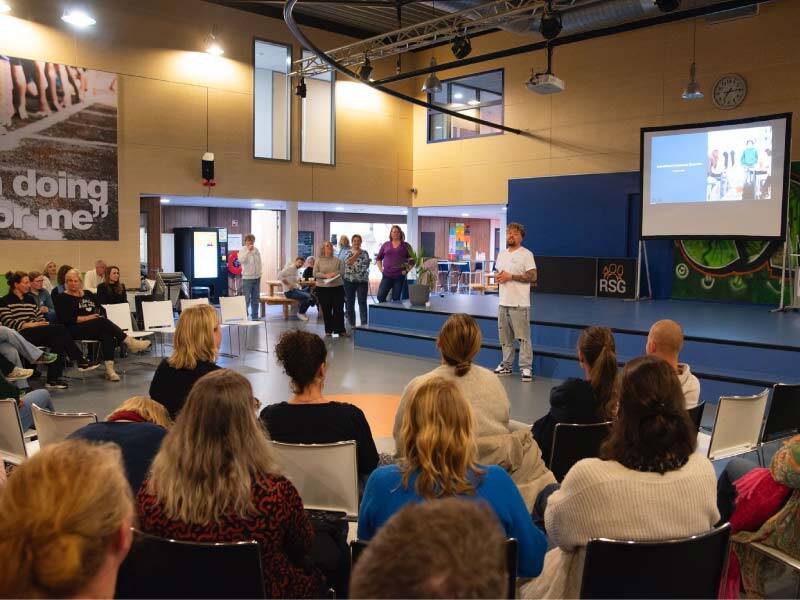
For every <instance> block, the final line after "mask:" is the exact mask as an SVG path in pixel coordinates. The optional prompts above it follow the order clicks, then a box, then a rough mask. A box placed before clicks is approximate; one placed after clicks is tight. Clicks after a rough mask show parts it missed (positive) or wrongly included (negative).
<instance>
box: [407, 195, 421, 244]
mask: <svg viewBox="0 0 800 600" xmlns="http://www.w3.org/2000/svg"><path fill="white" fill-rule="evenodd" d="M406 241H407V242H408V243H409V244H411V247H412V248H414V252H416V251H417V250H418V249H419V245H420V237H419V209H418V208H411V207H410V206H409V207H408V214H407V215H406Z"/></svg>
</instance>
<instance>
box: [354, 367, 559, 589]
mask: <svg viewBox="0 0 800 600" xmlns="http://www.w3.org/2000/svg"><path fill="white" fill-rule="evenodd" d="M400 444H401V447H400V455H401V456H402V457H403V458H402V459H401V462H400V463H399V464H395V465H387V466H385V467H379V468H378V469H376V470H375V472H373V473H372V475H370V478H369V481H367V487H366V489H365V490H364V497H363V499H362V501H361V508H360V510H359V515H358V537H359V539H362V540H370V539H372V538H373V537H374V536H375V534H376V533H377V532H378V531H379V530H380V528H381V527H382V526H383V525H384V523H386V521H388V520H389V518H390V517H391V516H392V515H393V514H395V513H396V512H397V511H399V510H400V509H401V508H402V507H403V506H405V505H406V504H410V503H414V502H419V501H422V500H434V501H435V500H436V499H438V498H447V497H451V496H460V497H463V498H467V499H470V498H471V499H474V500H482V501H485V502H487V503H488V504H489V506H491V508H492V509H493V511H494V513H495V514H496V515H497V517H498V519H499V520H500V523H501V524H502V526H503V530H504V531H505V535H506V537H513V538H516V539H517V540H519V571H518V572H519V575H520V576H521V577H535V576H536V575H538V574H539V573H540V572H541V569H542V561H543V559H544V552H545V549H546V547H547V542H546V540H545V537H544V534H542V532H541V531H540V530H539V529H537V528H536V527H534V525H533V521H531V515H530V513H529V512H528V509H527V508H526V506H525V502H524V501H523V499H522V496H521V495H520V493H519V491H518V490H517V488H516V486H515V485H514V482H513V481H512V480H511V477H510V476H509V475H508V473H506V472H505V471H504V470H503V469H502V468H501V467H499V466H496V465H491V466H480V465H478V464H477V456H476V455H477V449H476V444H475V437H474V435H473V417H472V410H471V409H470V406H469V404H468V403H467V401H466V400H465V399H464V397H463V396H462V395H461V393H460V392H459V391H458V387H457V386H456V385H455V384H454V383H452V382H450V381H447V380H445V379H442V378H441V377H435V378H432V379H430V380H428V381H426V382H425V383H423V384H422V385H420V386H419V387H418V388H417V390H416V392H415V394H414V395H413V396H412V397H411V398H410V399H409V401H408V405H407V407H406V411H405V413H404V415H403V424H402V426H401V428H400Z"/></svg>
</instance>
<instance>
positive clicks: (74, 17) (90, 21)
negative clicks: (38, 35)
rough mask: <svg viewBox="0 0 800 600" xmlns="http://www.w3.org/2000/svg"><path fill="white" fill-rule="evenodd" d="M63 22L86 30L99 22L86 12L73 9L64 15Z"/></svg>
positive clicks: (62, 16)
mask: <svg viewBox="0 0 800 600" xmlns="http://www.w3.org/2000/svg"><path fill="white" fill-rule="evenodd" d="M61 20H62V21H64V22H65V23H69V24H70V25H73V26H74V27H79V28H80V29H86V28H87V27H91V26H92V25H94V24H95V23H97V21H96V20H95V19H94V18H93V17H92V16H91V15H90V14H89V13H87V12H86V11H84V10H80V9H73V10H68V11H66V12H65V13H64V14H63V15H61Z"/></svg>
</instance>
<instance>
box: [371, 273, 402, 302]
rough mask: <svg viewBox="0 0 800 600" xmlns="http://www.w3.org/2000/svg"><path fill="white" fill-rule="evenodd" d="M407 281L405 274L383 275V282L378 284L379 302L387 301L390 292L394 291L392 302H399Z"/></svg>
mask: <svg viewBox="0 0 800 600" xmlns="http://www.w3.org/2000/svg"><path fill="white" fill-rule="evenodd" d="M405 282H406V277H405V275H404V276H402V277H387V276H386V275H384V276H383V279H381V284H380V285H379V286H378V302H386V298H387V296H388V295H389V292H390V291H391V292H392V302H397V301H398V300H400V299H401V298H402V296H403V285H404V284H405Z"/></svg>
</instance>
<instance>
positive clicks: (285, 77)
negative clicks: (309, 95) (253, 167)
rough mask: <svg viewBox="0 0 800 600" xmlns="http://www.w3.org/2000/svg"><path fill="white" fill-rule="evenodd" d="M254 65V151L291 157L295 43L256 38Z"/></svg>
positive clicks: (269, 155) (267, 155)
mask: <svg viewBox="0 0 800 600" xmlns="http://www.w3.org/2000/svg"><path fill="white" fill-rule="evenodd" d="M254 50H255V52H254V58H255V64H254V65H253V67H254V68H253V96H254V99H253V141H254V148H253V154H254V156H255V157H256V158H273V159H277V160H291V158H292V154H291V143H290V140H291V123H292V103H291V98H292V96H291V91H290V88H291V81H290V80H289V69H290V68H291V66H292V47H291V46H285V45H283V44H274V43H272V42H265V41H262V40H256V41H255V48H254Z"/></svg>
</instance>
